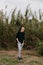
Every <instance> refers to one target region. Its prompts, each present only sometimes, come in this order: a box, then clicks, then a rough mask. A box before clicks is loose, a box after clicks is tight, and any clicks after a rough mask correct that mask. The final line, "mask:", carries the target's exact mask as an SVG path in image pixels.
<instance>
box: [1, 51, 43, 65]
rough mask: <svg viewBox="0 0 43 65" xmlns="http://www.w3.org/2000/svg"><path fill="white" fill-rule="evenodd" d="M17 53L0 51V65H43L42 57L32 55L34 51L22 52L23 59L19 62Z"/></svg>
mask: <svg viewBox="0 0 43 65" xmlns="http://www.w3.org/2000/svg"><path fill="white" fill-rule="evenodd" d="M17 53H18V52H17V50H10V51H5V50H0V65H43V57H42V56H37V55H34V54H36V53H34V51H29V50H23V51H22V56H23V59H22V60H20V61H19V60H18V59H17Z"/></svg>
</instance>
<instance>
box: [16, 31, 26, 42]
mask: <svg viewBox="0 0 43 65" xmlns="http://www.w3.org/2000/svg"><path fill="white" fill-rule="evenodd" d="M16 38H18V40H19V41H20V42H21V43H23V40H25V32H18V33H17V35H16Z"/></svg>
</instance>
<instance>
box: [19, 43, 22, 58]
mask: <svg viewBox="0 0 43 65" xmlns="http://www.w3.org/2000/svg"><path fill="white" fill-rule="evenodd" d="M21 51H22V45H21V43H20V42H18V57H19V58H21V57H22V56H21Z"/></svg>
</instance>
